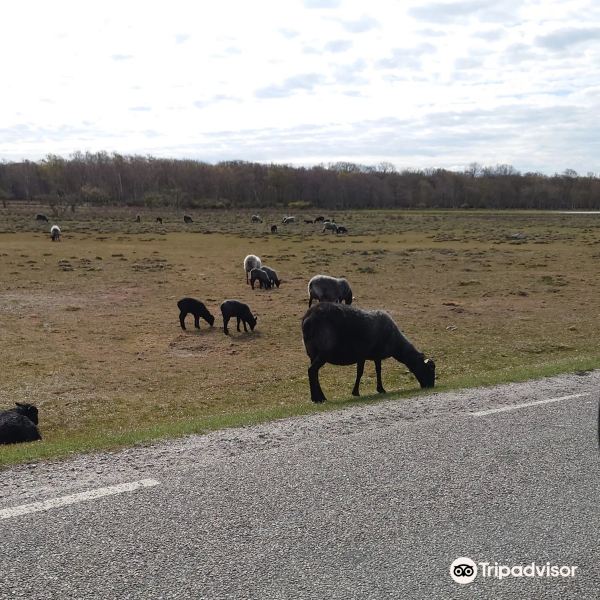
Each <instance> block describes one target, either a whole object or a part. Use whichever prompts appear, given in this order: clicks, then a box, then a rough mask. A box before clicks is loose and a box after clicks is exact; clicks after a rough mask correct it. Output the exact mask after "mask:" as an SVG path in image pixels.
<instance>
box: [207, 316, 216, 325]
mask: <svg viewBox="0 0 600 600" xmlns="http://www.w3.org/2000/svg"><path fill="white" fill-rule="evenodd" d="M206 321H207V323H208V324H209V325H210V326H211V327H212V326H213V325H214V324H215V318H214V317H213V316H212V315H211V314H210V313H208V316H207V317H206Z"/></svg>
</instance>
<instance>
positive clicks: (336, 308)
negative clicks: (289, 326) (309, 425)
mask: <svg viewBox="0 0 600 600" xmlns="http://www.w3.org/2000/svg"><path fill="white" fill-rule="evenodd" d="M244 272H245V274H246V283H249V284H251V285H252V289H254V283H255V282H256V281H258V282H259V284H260V287H261V288H262V287H264V288H266V289H269V288H270V287H272V286H273V285H277V287H279V285H280V283H281V281H280V279H279V277H278V275H277V273H276V272H275V271H274V270H273V269H271V268H270V267H266V266H265V265H263V264H262V261H261V259H260V258H259V257H258V256H256V255H254V254H249V255H248V256H246V258H245V259H244ZM314 300H318V301H319V304H317V305H315V306H312V303H313V301H314ZM352 300H353V295H352V289H351V287H350V284H349V283H348V281H347V280H346V279H344V278H343V277H341V278H337V277H330V276H329V275H315V276H314V277H313V278H312V279H311V280H310V281H309V282H308V311H307V312H306V314H305V315H304V317H303V318H302V338H303V340H304V347H305V349H306V353H307V354H308V357H309V358H310V360H311V364H310V367H309V369H308V379H309V385H310V397H311V400H312V401H313V402H324V401H325V400H326V398H325V395H324V394H323V390H322V389H321V386H320V384H319V369H320V368H321V367H322V366H323V365H324V364H326V363H330V364H333V365H352V364H355V365H356V381H355V383H354V388H353V389H352V394H353V395H354V396H358V395H359V386H360V380H361V377H362V374H363V371H364V367H365V362H366V361H367V360H372V361H373V362H374V363H375V372H376V375H377V391H378V392H379V393H384V392H385V389H384V387H383V384H382V381H381V361H382V360H384V359H386V358H390V357H393V358H395V359H396V360H397V361H399V362H402V363H404V364H405V365H406V366H407V367H408V369H409V370H410V372H411V373H412V374H413V375H414V376H415V377H416V378H417V381H418V382H419V384H420V385H421V387H422V388H429V387H433V386H434V385H435V362H434V361H433V360H432V359H430V358H425V355H424V354H423V353H422V352H419V351H418V350H417V349H416V348H415V347H414V346H413V344H411V342H409V341H408V340H407V339H406V337H405V336H404V335H403V334H402V332H401V331H400V329H399V328H398V326H397V325H396V323H395V322H394V321H393V319H392V317H390V315H389V314H388V313H386V312H384V311H380V310H371V311H367V310H361V309H359V308H356V307H355V306H351V304H352ZM177 306H178V308H179V311H180V313H179V322H180V324H181V328H182V329H185V317H186V316H187V315H188V314H192V315H194V324H195V326H196V327H197V328H200V318H202V319H204V320H205V321H206V322H207V323H208V324H209V325H210V326H211V327H212V326H213V325H214V322H215V318H214V316H213V315H212V314H211V313H210V312H209V311H208V309H207V308H206V306H205V305H204V304H203V303H202V302H200V301H199V300H195V299H194V298H182V299H181V300H180V301H179V302H178V303H177ZM221 314H222V316H223V332H224V333H225V334H226V335H227V334H228V333H229V331H228V329H227V324H228V322H229V320H230V319H232V318H233V317H235V318H236V319H237V330H238V331H240V323H243V325H244V331H248V329H247V328H246V325H248V326H249V327H250V330H251V331H254V327H255V326H256V323H257V317H256V316H255V315H253V314H252V312H251V310H250V307H249V306H248V305H247V304H244V303H243V302H240V301H239V300H225V302H223V304H221Z"/></svg>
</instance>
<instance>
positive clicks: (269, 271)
mask: <svg viewBox="0 0 600 600" xmlns="http://www.w3.org/2000/svg"><path fill="white" fill-rule="evenodd" d="M261 269H262V270H263V271H264V272H265V273H266V274H267V275H268V276H269V280H270V281H271V285H276V286H277V287H279V285H280V284H281V280H280V279H279V277H278V276H277V271H274V270H273V269H271V267H267V266H266V265H263V266H262V267H261Z"/></svg>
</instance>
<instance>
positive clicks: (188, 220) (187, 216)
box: [183, 215, 194, 223]
mask: <svg viewBox="0 0 600 600" xmlns="http://www.w3.org/2000/svg"><path fill="white" fill-rule="evenodd" d="M183 222H184V223H193V222H194V220H193V219H192V217H190V215H183Z"/></svg>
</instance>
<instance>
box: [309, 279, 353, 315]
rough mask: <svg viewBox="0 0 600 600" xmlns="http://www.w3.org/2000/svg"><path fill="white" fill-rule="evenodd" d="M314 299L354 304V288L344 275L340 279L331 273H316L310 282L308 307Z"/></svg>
mask: <svg viewBox="0 0 600 600" xmlns="http://www.w3.org/2000/svg"><path fill="white" fill-rule="evenodd" d="M313 300H318V301H319V302H345V303H346V304H352V289H351V288H350V284H349V283H348V280H347V279H344V278H343V277H340V278H339V279H338V278H337V277H330V276H329V275H315V276H314V277H313V278H312V279H311V280H310V281H309V282H308V308H310V307H311V305H312V301H313Z"/></svg>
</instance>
